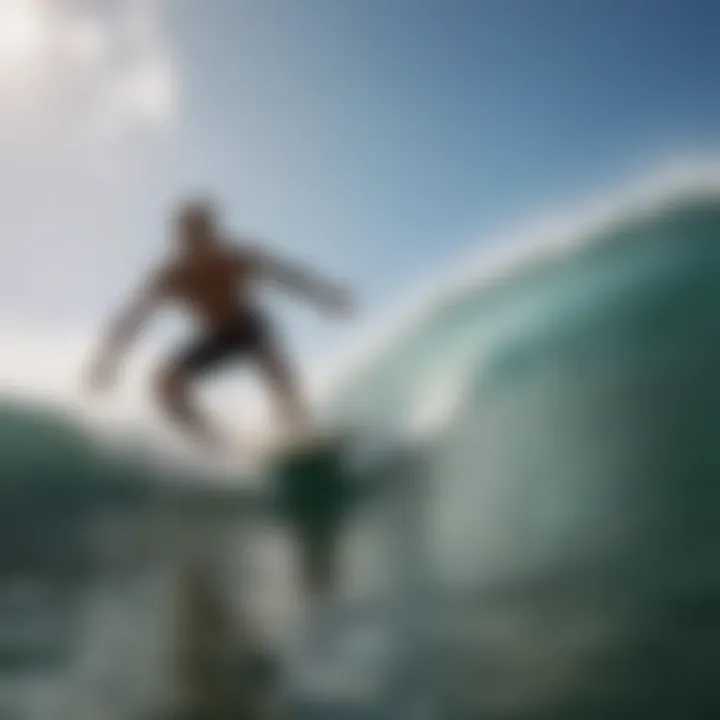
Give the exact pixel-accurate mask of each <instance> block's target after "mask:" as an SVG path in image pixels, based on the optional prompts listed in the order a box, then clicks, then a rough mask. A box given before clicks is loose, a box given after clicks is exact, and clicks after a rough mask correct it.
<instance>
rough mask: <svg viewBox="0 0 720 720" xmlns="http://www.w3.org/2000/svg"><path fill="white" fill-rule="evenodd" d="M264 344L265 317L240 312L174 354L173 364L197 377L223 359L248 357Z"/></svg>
mask: <svg viewBox="0 0 720 720" xmlns="http://www.w3.org/2000/svg"><path fill="white" fill-rule="evenodd" d="M268 341H269V328H268V323H267V320H266V318H265V317H264V316H263V315H262V314H261V313H259V312H250V313H244V314H243V315H238V318H237V320H235V321H234V322H233V323H231V324H230V325H228V326H227V327H225V328H223V329H220V330H214V331H211V332H208V333H207V334H205V335H203V336H201V337H200V338H198V339H197V340H194V341H192V342H191V343H190V344H189V345H188V346H187V347H185V348H183V349H182V350H181V351H180V352H179V353H178V354H177V356H176V358H175V363H176V365H177V366H178V367H180V368H182V369H183V370H185V371H187V372H189V373H192V374H199V373H202V372H205V371H207V370H212V369H213V368H215V367H216V366H218V365H220V364H221V363H223V362H225V361H227V360H233V359H240V358H243V357H247V356H252V355H254V354H255V353H258V352H260V351H261V350H262V349H263V348H264V347H265V346H266V344H267V343H268Z"/></svg>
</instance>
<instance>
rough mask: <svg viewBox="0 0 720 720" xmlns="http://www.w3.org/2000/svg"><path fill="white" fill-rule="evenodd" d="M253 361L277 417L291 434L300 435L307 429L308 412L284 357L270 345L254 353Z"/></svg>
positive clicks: (273, 345) (276, 348)
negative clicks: (272, 397) (277, 412)
mask: <svg viewBox="0 0 720 720" xmlns="http://www.w3.org/2000/svg"><path fill="white" fill-rule="evenodd" d="M255 358H256V360H257V362H258V365H259V366H260V370H261V372H262V373H263V375H264V376H265V379H266V381H267V383H268V386H269V388H270V390H271V392H272V394H273V396H274V399H275V401H276V403H277V406H278V408H279V411H280V414H281V418H282V420H283V422H284V424H286V425H287V426H289V427H290V428H291V430H292V431H293V432H297V433H300V434H303V433H305V432H308V431H309V430H310V427H311V419H310V413H309V412H308V409H307V407H306V405H305V401H304V398H303V397H302V393H301V392H300V388H299V383H298V382H297V380H296V377H295V373H294V372H293V370H292V366H291V363H290V361H289V359H288V358H287V356H286V355H285V354H284V353H283V352H282V351H281V350H280V349H279V348H278V347H277V346H276V345H275V344H274V343H271V342H265V343H263V344H262V345H261V346H260V347H258V348H257V349H256V351H255Z"/></svg>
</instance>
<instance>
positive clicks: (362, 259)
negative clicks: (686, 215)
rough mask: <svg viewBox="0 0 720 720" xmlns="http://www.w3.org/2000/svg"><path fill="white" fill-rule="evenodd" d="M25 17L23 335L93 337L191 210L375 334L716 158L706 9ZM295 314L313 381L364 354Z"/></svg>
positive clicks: (293, 8) (654, 1)
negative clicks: (451, 289)
mask: <svg viewBox="0 0 720 720" xmlns="http://www.w3.org/2000/svg"><path fill="white" fill-rule="evenodd" d="M8 1H9V2H10V3H11V4H12V3H14V5H15V6H16V7H18V8H21V10H22V7H24V8H29V7H30V6H32V7H33V8H35V9H34V10H32V13H30V14H28V13H26V15H27V17H28V18H31V20H28V21H27V22H25V24H24V25H22V24H19V25H18V27H20V28H21V29H23V28H24V29H23V32H24V33H25V34H24V35H22V38H21V39H22V43H19V44H18V43H16V45H17V47H18V48H20V50H21V51H22V52H20V50H16V51H14V53H13V54H7V57H4V56H3V53H2V50H1V49H0V80H2V73H3V72H5V75H6V78H5V79H6V80H7V79H8V78H15V79H17V78H18V77H21V78H26V77H27V78H30V77H32V78H33V80H32V82H30V81H29V80H28V81H26V82H25V81H24V82H23V96H22V97H23V98H25V99H27V98H29V97H31V95H32V100H33V102H30V101H28V102H27V103H25V104H22V105H21V107H22V108H23V112H25V113H27V115H26V116H22V117H21V120H20V122H18V121H17V117H16V116H17V114H18V112H19V111H18V110H17V108H18V103H17V97H18V95H17V94H16V95H15V96H12V95H11V92H15V93H17V92H18V90H17V88H15V89H14V90H13V89H12V88H11V90H7V89H5V90H3V84H2V82H0V151H3V152H4V153H5V157H6V158H8V159H9V162H6V163H4V167H3V169H2V170H0V189H2V190H3V193H4V196H5V203H4V205H5V208H4V210H5V212H4V213H3V214H2V216H0V227H2V236H3V240H2V242H3V244H2V246H0V247H1V248H2V251H3V254H4V258H5V262H4V263H3V264H2V267H1V268H0V281H2V283H1V285H0V320H2V323H3V324H5V325H10V326H12V327H17V326H32V324H33V323H35V324H37V326H38V327H43V328H47V327H49V326H52V327H66V326H67V327H72V328H75V327H82V328H85V327H87V328H92V327H95V326H96V325H97V323H98V322H100V321H101V319H102V317H103V315H104V313H105V312H106V311H107V310H108V309H109V308H110V307H112V305H113V303H115V302H117V300H118V299H120V297H121V296H122V294H123V293H124V292H125V291H126V290H127V289H129V287H131V285H132V282H133V278H134V276H135V275H137V274H138V273H139V272H141V271H142V268H143V265H144V263H146V262H148V261H149V260H151V259H152V258H153V257H155V256H156V255H157V254H158V252H160V251H161V250H162V248H163V243H164V242H165V239H164V236H163V233H164V230H165V228H164V226H163V222H164V214H165V213H166V211H167V210H168V208H169V206H170V205H171V204H172V202H173V200H174V199H175V198H176V197H177V196H178V195H183V194H185V193H187V192H188V191H190V192H192V191H195V190H196V189H197V190H200V191H207V192H211V193H213V194H215V195H216V196H217V197H218V199H219V200H220V201H221V203H222V204H223V205H224V206H225V208H226V211H227V216H228V221H229V222H230V223H232V224H233V226H235V227H236V228H238V229H239V230H248V231H250V232H252V233H254V234H258V235H260V236H262V237H266V238H267V239H268V241H269V243H270V244H271V245H272V246H274V247H276V248H278V249H279V250H281V251H283V252H285V253H287V254H289V255H290V256H291V257H296V258H299V259H303V260H305V261H307V262H310V263H313V264H315V265H317V266H318V267H319V268H321V269H323V270H325V271H327V272H328V273H329V274H331V275H335V276H338V277H339V278H342V279H346V280H347V281H349V282H350V283H351V284H352V285H353V286H354V287H355V288H356V291H357V293H358V295H359V297H360V301H361V307H362V309H363V311H364V312H365V313H370V314H374V313H375V312H377V311H378V310H381V309H382V308H384V307H387V306H389V305H392V304H394V303H395V302H396V301H397V300H399V299H401V298H402V297H403V295H404V294H405V293H406V292H407V290H408V288H410V287H412V286H414V285H415V284H417V282H418V281H421V280H422V279H423V278H428V279H430V278H432V277H433V276H434V275H435V274H436V273H437V272H438V271H439V268H441V267H443V266H445V265H447V264H448V263H450V262H451V261H452V260H453V258H456V257H457V256H459V255H462V253H464V252H466V251H467V250H468V248H469V245H470V244H472V243H477V242H479V241H481V240H482V237H483V235H484V234H485V233H489V232H490V231H491V230H493V229H495V228H497V227H503V226H507V225H512V223H513V221H514V219H515V218H517V217H518V216H520V215H521V216H523V217H526V216H528V215H532V213H533V212H535V211H538V212H540V211H541V210H542V208H544V207H547V205H548V204H553V205H562V204H563V203H564V202H571V201H572V198H574V197H576V195H577V194H578V193H579V192H581V191H582V192H585V191H587V192H591V191H592V190H593V189H594V188H602V187H607V186H608V185H612V184H613V183H615V182H617V181H618V180H619V179H620V178H624V177H625V175H626V174H627V173H628V172H633V171H635V170H637V169H642V167H643V166H645V165H657V164H658V163H659V162H662V160H663V159H664V158H668V159H673V158H676V157H678V156H684V155H700V156H703V155H708V154H711V153H713V152H714V150H715V149H716V148H717V146H718V140H719V139H720V137H719V135H720V130H719V128H720V94H719V93H718V92H717V71H718V69H719V68H720V43H718V42H717V28H718V27H720V4H718V3H717V2H713V1H712V0H706V1H701V0H672V1H671V0H198V1H197V2H191V1H190V0H182V1H180V0H179V1H178V2H168V3H163V2H160V0H144V2H141V0H127V2H126V3H125V4H124V5H123V4H122V3H119V0H115V1H114V2H110V0H108V1H107V2H103V3H89V4H88V6H87V8H90V9H87V8H85V9H83V10H81V11H79V10H73V11H72V13H75V14H74V15H73V14H72V13H71V11H70V10H68V11H67V13H69V14H67V16H66V17H65V20H67V22H66V23H65V24H64V25H62V26H60V25H58V24H57V23H59V22H60V21H59V20H58V17H60V16H59V15H57V16H56V15H51V14H50V13H49V12H48V11H46V10H45V9H43V8H44V7H45V3H43V2H42V0H8ZM21 6H22V7H21ZM79 7H81V8H83V7H85V6H79ZM131 7H132V8H135V10H133V11H132V12H133V13H135V14H132V13H131V12H130V11H128V15H127V17H126V19H127V20H128V22H127V27H128V28H130V29H128V30H127V31H123V32H126V34H125V35H122V36H120V34H119V33H120V31H119V30H117V28H118V27H120V25H118V24H117V23H116V22H114V21H111V19H112V18H113V17H116V16H117V17H119V16H120V15H122V14H123V13H124V12H125V9H127V8H131ZM119 8H125V9H119ZM18 12H20V11H18ZM23 12H25V11H23ZM28 12H29V11H28ZM78 12H82V13H85V14H84V15H77V13H78ZM113 12H115V13H116V15H115V16H113V15H112V13H113ZM33 13H34V14H33ZM118 13H119V15H118ZM18 17H19V16H18ZM23 17H25V15H23ZM123 17H125V16H124V15H123ZM0 20H2V18H0ZM33 23H35V25H37V26H38V27H40V26H41V25H42V27H43V28H45V29H48V28H49V30H48V32H46V33H45V34H42V33H37V32H36V33H35V34H34V35H33V34H32V33H31V32H29V31H28V30H27V29H28V28H30V30H32V29H33V28H34V27H35V25H33ZM5 26H6V27H10V24H9V23H8V22H5ZM122 27H125V26H124V25H123V26H122ZM68 28H71V29H72V31H73V32H74V33H75V34H74V35H73V36H72V37H73V38H74V40H73V42H72V43H70V44H67V47H71V49H72V50H73V52H74V53H75V54H74V55H73V57H75V55H77V57H78V58H81V60H82V62H81V61H80V60H77V62H76V64H75V65H71V64H70V63H69V61H68V62H67V63H66V65H67V68H69V69H67V70H65V69H63V70H62V72H61V70H60V69H58V68H59V67H60V65H59V64H58V62H57V59H56V60H55V61H53V62H52V63H51V62H50V59H51V58H57V57H60V56H59V55H51V49H52V48H55V45H52V47H51V44H50V40H48V39H47V38H50V37H55V36H54V35H51V33H50V30H52V31H53V32H55V33H56V35H58V37H59V36H60V35H62V33H66V34H67V33H69V32H70V30H69V29H68ZM6 35H7V32H6ZM68 37H69V36H68ZM28 38H29V40H28ZM38 38H40V40H38ZM6 39H7V38H6ZM2 40H3V36H2V32H0V41H2ZM30 41H32V42H30ZM43 43H45V44H43ZM1 44H2V43H1V42H0V45H1ZM13 47H15V46H13ZM63 47H65V46H63ZM111 51H112V52H111ZM52 52H55V53H59V52H60V51H59V50H57V49H52ZM68 52H69V51H68ZM41 53H45V55H43V56H42V58H41ZM62 57H65V56H62ZM68 57H69V56H68ZM3 60H4V61H5V62H4V64H3ZM41 60H43V61H44V62H45V65H42V63H41ZM51 66H52V68H51V69H52V72H50V67H51ZM65 67H66V66H65V65H62V68H65ZM79 67H81V68H82V73H84V74H82V76H81V75H80V74H79V73H80V71H79V70H77V68H79ZM43 68H44V69H43ZM31 70H32V71H33V73H34V74H32V76H31V75H30V74H29V73H30V71H31ZM41 70H42V72H41ZM90 71H92V72H93V73H95V74H92V73H91V72H90ZM23 73H25V74H23ZM43 73H44V74H43ZM62 73H65V74H62ZM103 73H105V75H103ZM89 78H91V79H89ZM92 78H94V79H92ZM98 78H100V80H102V82H100V80H98ZM33 83H34V84H33ZM6 84H7V83H6ZM58 88H62V92H55V94H53V93H52V91H53V90H55V91H57V89H58ZM68 88H70V89H72V90H73V92H76V93H77V100H74V101H73V104H69V103H67V102H66V101H67V98H68V97H70V96H69V95H68ZM109 89H112V90H113V93H110V92H109ZM115 90H117V92H115ZM3 92H5V95H2V93H3ZM33 93H34V94H33ZM101 93H104V94H103V95H102V97H100V96H101ZM94 95H97V96H98V98H100V99H99V100H98V101H97V103H96V104H90V103H89V101H88V98H90V97H94ZM106 95H107V97H106ZM72 97H73V98H75V97H76V96H75V95H72ZM58 98H61V99H58ZM63 103H65V104H63ZM26 106H27V107H26ZM98 108H99V109H100V110H102V112H100V110H98ZM11 109H12V111H13V112H12V113H11V112H10V110H11ZM13 113H15V114H14V115H13ZM33 113H34V115H33ZM11 115H12V117H11ZM85 115H92V119H93V122H94V119H95V118H96V116H97V117H100V118H101V119H102V121H103V125H102V127H103V128H105V129H106V126H107V127H111V129H112V132H111V133H105V134H100V135H98V136H97V137H95V136H94V135H93V138H94V139H93V140H92V143H91V142H90V141H88V140H87V137H88V136H89V134H90V133H89V131H87V132H86V131H85V130H84V129H83V130H82V132H78V128H85V125H84V124H83V123H85V121H86V120H87V118H86V117H85ZM88 127H89V126H88ZM93 127H95V125H93ZM73 132H75V135H76V136H77V137H75V136H73V137H74V140H72V141H71V140H70V139H69V136H70V135H72V134H73ZM0 202H1V201H0ZM3 216H4V217H3ZM280 307H281V309H282V313H281V316H282V317H283V319H284V320H283V324H284V325H285V326H286V327H287V328H288V329H289V331H290V335H289V337H290V342H291V343H292V346H293V347H294V348H296V349H297V350H298V351H299V352H301V354H302V355H303V357H304V358H305V362H308V363H311V362H313V361H314V360H315V359H316V358H317V356H318V355H319V354H322V353H323V352H325V350H326V348H328V347H331V346H333V345H335V344H337V343H339V342H342V341H343V340H344V339H345V338H346V337H347V336H348V334H349V333H351V329H339V328H336V327H334V326H333V325H332V324H328V323H325V322H323V321H320V320H318V319H317V318H316V317H315V316H314V315H313V314H312V313H311V312H307V311H305V310H298V309H295V308H292V307H291V306H290V304H288V303H285V302H283V303H281V305H280Z"/></svg>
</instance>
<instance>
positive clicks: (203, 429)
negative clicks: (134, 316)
mask: <svg viewBox="0 0 720 720" xmlns="http://www.w3.org/2000/svg"><path fill="white" fill-rule="evenodd" d="M227 345H228V343H227V340H226V339H225V338H223V337H219V336H217V337H215V336H209V337H206V338H201V339H200V340H198V341H197V342H195V343H192V344H191V345H189V346H188V347H186V348H185V349H183V350H182V351H181V352H179V353H178V354H177V355H176V357H174V358H173V359H172V360H171V361H170V362H169V363H168V364H167V365H166V366H165V367H164V368H163V369H161V371H160V372H159V373H158V375H157V384H156V390H157V397H158V400H159V402H160V405H161V407H162V408H163V410H164V411H165V413H166V414H167V415H168V417H169V418H170V420H172V421H173V422H174V423H175V424H176V425H177V426H178V427H179V428H180V429H181V430H183V431H185V432H186V433H187V434H189V435H190V436H191V437H193V438H194V439H195V440H197V441H198V442H200V443H202V444H203V445H208V446H218V445H219V444H220V443H221V438H220V434H219V433H218V432H217V431H216V429H215V428H213V426H212V425H211V423H210V422H209V421H208V420H207V418H206V417H205V416H204V415H203V413H201V412H200V410H199V409H198V408H197V406H196V404H195V402H194V401H193V399H192V392H191V390H192V386H193V384H194V383H195V382H196V381H197V380H198V378H199V377H200V376H201V375H202V374H204V373H206V372H207V371H208V370H210V369H212V368H213V367H215V366H216V365H217V364H218V363H219V362H220V361H221V360H222V359H223V358H225V357H226V356H227V354H228V347H227Z"/></svg>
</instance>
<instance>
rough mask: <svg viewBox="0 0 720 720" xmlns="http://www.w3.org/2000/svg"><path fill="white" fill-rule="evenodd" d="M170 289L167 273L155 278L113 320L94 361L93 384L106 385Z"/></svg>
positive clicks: (157, 275)
mask: <svg viewBox="0 0 720 720" xmlns="http://www.w3.org/2000/svg"><path fill="white" fill-rule="evenodd" d="M167 285H168V280H167V276H166V274H165V273H157V274H155V275H154V276H153V277H152V278H150V279H148V280H146V281H145V282H144V283H143V284H142V286H141V287H140V288H139V289H138V290H137V291H136V293H135V294H134V295H133V296H132V297H131V298H130V300H129V301H128V302H127V303H126V304H125V305H124V306H123V307H122V308H121V309H120V311H119V312H118V313H117V314H116V315H115V316H114V317H113V318H112V319H111V321H110V323H109V324H108V326H107V328H106V330H105V333H104V334H103V337H102V339H101V342H100V347H99V350H98V352H97V355H96V357H95V362H94V365H93V372H92V375H93V378H94V381H96V382H99V383H100V384H103V383H104V382H105V381H106V380H107V376H108V375H111V374H113V373H114V370H115V366H116V365H117V364H118V362H119V361H120V360H121V358H122V356H123V355H124V354H125V353H126V352H127V350H128V349H129V347H130V345H131V344H132V342H133V341H134V340H135V338H136V337H137V336H138V334H139V333H140V331H141V330H142V328H143V326H144V325H145V324H146V323H147V322H148V320H149V319H150V317H151V316H152V315H153V313H154V312H155V311H156V310H157V308H158V306H159V305H160V303H161V302H162V300H163V299H164V298H165V296H166V292H167Z"/></svg>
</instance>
